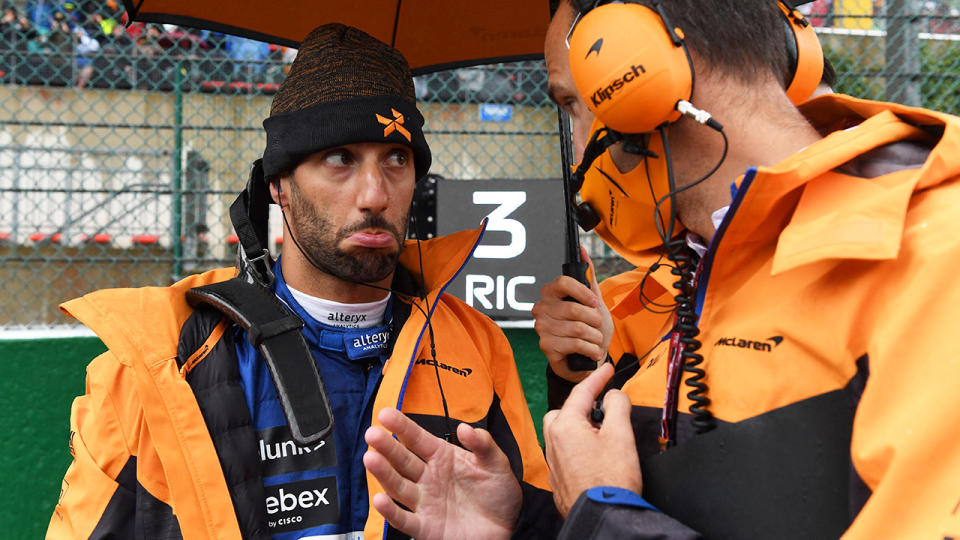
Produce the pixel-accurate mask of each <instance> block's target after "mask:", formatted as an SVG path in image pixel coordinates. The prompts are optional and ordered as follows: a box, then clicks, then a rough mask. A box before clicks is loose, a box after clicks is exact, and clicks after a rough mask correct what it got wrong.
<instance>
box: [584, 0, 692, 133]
mask: <svg viewBox="0 0 960 540" xmlns="http://www.w3.org/2000/svg"><path fill="white" fill-rule="evenodd" d="M653 5H654V8H653V9H651V8H649V7H647V6H643V5H640V4H605V5H601V6H596V4H594V6H593V7H592V8H590V7H588V6H584V5H583V3H582V2H581V10H580V13H581V15H580V17H579V19H578V20H576V21H574V23H573V26H572V27H571V31H570V35H569V36H568V38H567V41H568V43H569V47H570V48H569V55H570V71H571V72H572V73H573V82H574V84H575V85H576V87H577V91H578V92H579V93H580V96H581V97H582V98H583V101H584V103H586V104H587V107H588V108H589V109H590V111H591V112H592V113H593V114H594V116H595V117H596V118H597V119H599V120H600V121H601V122H602V123H603V124H604V125H605V126H607V127H609V128H610V129H613V130H616V131H619V132H621V133H646V132H648V131H653V130H654V129H656V128H657V127H658V126H660V125H661V124H664V123H670V122H674V121H676V120H678V119H679V118H680V112H678V111H677V103H678V102H679V101H681V100H683V101H689V100H690V95H691V94H692V93H693V68H692V66H691V64H690V56H689V54H687V49H686V46H685V45H684V43H683V31H681V30H680V29H679V28H674V27H673V26H672V25H671V24H670V23H669V21H668V19H667V18H666V16H665V14H664V13H663V10H662V9H661V8H660V2H659V1H654V3H653ZM637 36H643V39H637Z"/></svg>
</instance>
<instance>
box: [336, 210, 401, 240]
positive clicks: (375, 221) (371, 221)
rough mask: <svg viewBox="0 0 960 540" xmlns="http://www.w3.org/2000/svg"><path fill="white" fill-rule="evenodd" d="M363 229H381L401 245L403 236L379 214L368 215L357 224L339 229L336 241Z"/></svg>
mask: <svg viewBox="0 0 960 540" xmlns="http://www.w3.org/2000/svg"><path fill="white" fill-rule="evenodd" d="M364 229H383V230H385V231H388V232H389V233H390V234H392V235H393V236H394V237H395V238H396V239H397V241H398V242H401V243H402V240H403V235H402V234H400V231H399V230H397V228H396V227H395V226H394V225H393V224H392V223H390V222H389V221H387V220H386V219H384V218H383V216H381V215H380V214H370V215H368V216H367V217H365V218H364V219H363V220H362V221H360V222H359V223H354V224H353V225H347V226H346V227H344V228H342V229H340V233H339V234H338V235H337V236H338V237H339V238H338V239H343V238H346V237H347V236H349V235H351V234H353V233H355V232H357V231H362V230H364Z"/></svg>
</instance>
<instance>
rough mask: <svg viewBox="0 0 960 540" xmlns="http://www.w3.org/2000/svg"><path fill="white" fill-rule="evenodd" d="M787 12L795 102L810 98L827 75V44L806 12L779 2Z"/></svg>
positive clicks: (791, 87) (789, 83)
mask: <svg viewBox="0 0 960 540" xmlns="http://www.w3.org/2000/svg"><path fill="white" fill-rule="evenodd" d="M777 4H778V5H779V6H780V11H781V12H782V13H783V23H784V25H785V28H784V29H785V30H786V32H785V33H786V35H787V36H786V38H787V58H788V59H789V61H790V67H789V69H790V73H791V76H790V80H789V81H787V97H789V98H790V101H792V102H793V104H794V105H800V104H801V103H803V102H804V101H806V100H808V99H810V96H811V95H812V94H813V91H814V90H816V89H817V86H819V84H820V80H821V79H822V78H823V48H822V47H821V46H820V40H819V39H818V38H817V33H816V32H815V31H814V30H813V26H811V25H810V22H809V21H807V19H805V18H804V17H803V14H802V13H800V12H799V11H797V10H796V9H793V8H791V7H790V6H788V5H787V4H786V3H785V2H783V1H782V0H781V1H779V2H777Z"/></svg>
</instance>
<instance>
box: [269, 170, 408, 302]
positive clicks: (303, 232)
mask: <svg viewBox="0 0 960 540" xmlns="http://www.w3.org/2000/svg"><path fill="white" fill-rule="evenodd" d="M290 185H291V192H292V193H291V197H290V210H291V214H292V215H291V218H292V219H291V223H290V224H288V225H287V227H288V228H290V225H291V224H295V227H296V237H295V242H294V245H297V246H298V247H299V248H300V250H301V251H302V252H303V254H304V256H305V257H306V259H307V260H308V261H310V262H312V263H313V264H314V266H317V267H318V268H319V269H320V270H321V271H323V272H325V273H327V274H329V275H331V276H334V277H336V278H339V279H341V280H343V281H349V282H353V283H375V282H377V281H381V280H383V279H385V278H387V277H388V276H389V275H390V274H391V273H392V272H393V271H394V270H395V269H396V268H397V260H398V259H399V258H400V251H401V250H402V249H403V239H404V237H405V236H406V223H407V219H408V217H409V216H408V214H404V217H403V221H402V222H401V223H402V225H401V226H397V225H394V224H392V223H390V222H388V221H387V220H386V219H384V218H383V216H382V215H380V214H367V215H366V216H365V217H364V218H363V220H361V221H359V222H357V223H353V224H350V225H345V226H343V227H341V228H340V229H339V230H337V229H336V227H335V226H334V225H333V224H332V223H330V221H329V220H328V219H327V218H326V217H325V216H323V215H321V214H320V212H318V211H317V209H316V208H315V207H314V206H312V205H310V204H309V203H308V202H307V201H306V198H305V197H303V195H302V193H301V192H300V191H299V189H297V184H296V182H290ZM363 229H380V230H383V231H387V232H388V233H390V234H391V235H392V236H393V237H394V239H395V240H396V241H397V249H396V250H395V251H387V250H386V249H371V248H354V249H353V250H351V251H349V252H348V251H345V250H342V249H340V248H339V246H340V243H341V241H343V240H344V239H345V238H347V237H348V236H350V235H351V234H353V233H355V232H357V231H360V230H363ZM401 229H403V230H402V231H401ZM291 232H293V231H291Z"/></svg>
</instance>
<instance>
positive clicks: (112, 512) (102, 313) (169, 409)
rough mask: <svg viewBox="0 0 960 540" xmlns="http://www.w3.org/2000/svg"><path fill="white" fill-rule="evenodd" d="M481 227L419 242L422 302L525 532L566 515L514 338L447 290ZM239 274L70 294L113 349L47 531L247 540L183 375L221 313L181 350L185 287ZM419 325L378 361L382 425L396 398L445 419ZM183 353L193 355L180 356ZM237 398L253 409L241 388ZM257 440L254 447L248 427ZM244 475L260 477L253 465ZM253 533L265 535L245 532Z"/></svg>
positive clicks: (407, 255)
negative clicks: (519, 504)
mask: <svg viewBox="0 0 960 540" xmlns="http://www.w3.org/2000/svg"><path fill="white" fill-rule="evenodd" d="M481 234H482V231H481V230H476V231H464V232H461V233H457V234H453V235H450V236H447V237H443V238H437V239H434V240H429V241H425V242H422V243H421V249H422V252H423V268H424V270H425V273H426V275H425V279H424V282H425V283H426V286H427V288H428V289H429V291H430V292H429V293H428V294H427V304H428V306H435V308H434V311H433V315H432V324H433V330H434V336H435V339H436V349H437V359H438V362H440V363H441V365H440V366H438V367H439V368H440V369H439V376H440V379H441V380H442V385H443V390H444V394H445V396H446V400H447V405H448V407H449V413H450V417H451V418H453V421H454V425H455V424H456V423H458V422H461V421H462V422H469V423H471V424H473V425H476V426H480V427H485V428H487V429H488V430H489V431H490V432H491V434H492V435H493V437H494V439H495V440H496V441H497V443H498V445H499V446H500V447H501V448H502V449H503V450H504V452H505V453H506V454H507V456H508V458H509V459H510V463H511V467H512V468H513V470H514V473H515V474H516V475H517V478H518V479H519V480H520V481H521V486H522V488H523V493H524V508H523V509H522V510H521V518H520V523H518V534H519V533H520V530H521V529H522V530H524V531H525V533H524V534H525V535H529V536H534V537H535V536H538V535H540V534H541V533H542V532H543V531H544V530H546V531H551V533H552V534H555V532H556V527H557V522H558V519H557V517H556V514H552V515H551V509H552V508H553V503H552V497H551V496H550V494H549V493H548V492H546V491H545V490H547V489H548V487H547V469H546V464H545V462H544V458H543V454H542V451H541V449H540V446H539V444H538V442H537V436H536V433H535V431H534V426H533V422H532V420H531V418H530V412H529V409H528V407H527V403H526V400H525V398H524V395H523V390H522V388H521V385H520V378H519V375H518V373H517V368H516V365H515V364H514V360H513V354H512V351H511V348H510V344H509V342H508V341H507V339H506V337H505V336H504V335H503V333H502V332H501V331H500V329H499V328H498V327H497V326H496V325H495V324H494V323H493V322H492V321H491V320H490V319H488V318H487V317H486V316H484V315H481V314H480V313H478V312H477V311H475V310H474V309H472V308H470V307H468V306H467V305H466V304H464V303H463V302H461V301H460V300H457V299H456V298H453V297H452V296H450V295H448V294H444V293H443V289H444V288H445V287H446V285H447V284H448V283H449V282H450V281H451V280H452V279H453V277H454V276H455V275H456V273H457V272H458V271H459V269H460V268H462V266H463V265H464V264H465V263H466V260H467V259H468V257H469V255H470V254H471V253H472V251H473V249H474V247H475V246H476V245H477V243H478V242H479V238H480V236H481ZM417 252H418V250H417V248H416V246H410V249H406V250H404V251H403V253H402V255H401V260H400V263H401V265H403V266H404V267H405V268H407V269H408V270H409V271H410V272H413V273H415V274H416V275H419V268H420V264H419V261H418V259H417ZM235 272H236V271H235V270H234V269H220V270H214V271H211V272H207V273H205V274H202V275H197V276H191V277H188V278H186V279H184V280H182V281H180V282H179V283H176V284H174V285H172V286H170V287H166V288H157V287H147V288H140V289H114V290H104V291H98V292H94V293H92V294H89V295H86V296H84V297H82V298H79V299H76V300H72V301H70V302H67V303H65V304H63V306H62V307H61V308H62V309H63V311H64V312H66V313H67V314H69V315H71V316H73V317H75V318H77V319H79V320H80V321H81V322H83V323H84V324H86V325H88V326H89V327H90V328H91V329H93V330H94V332H96V333H97V335H98V336H100V338H101V339H102V340H103V342H104V343H105V344H106V345H107V347H108V348H109V350H108V351H107V352H106V353H104V354H102V355H101V356H99V357H98V358H96V359H95V360H93V362H91V363H90V365H89V366H88V368H87V384H86V388H87V389H86V394H85V395H82V396H80V397H78V398H76V400H75V401H74V403H73V408H72V413H71V420H70V429H71V432H70V451H71V454H72V455H73V456H74V461H73V463H72V464H71V465H70V467H69V469H68V470H67V473H66V476H65V478H64V480H63V485H62V491H61V495H60V500H59V502H58V504H57V506H56V509H55V511H54V514H53V516H52V518H51V520H50V525H49V529H48V531H47V537H48V538H91V537H97V538H99V537H101V536H100V535H101V533H105V532H108V531H113V532H114V533H117V531H118V530H119V531H120V532H119V533H117V534H119V536H120V537H131V538H132V537H136V538H146V539H151V538H157V537H160V536H162V537H164V538H167V537H179V536H178V535H179V534H182V537H183V538H187V539H190V538H198V539H199V538H217V539H230V538H233V539H239V538H241V530H244V528H243V526H242V525H241V524H242V523H244V521H245V520H246V521H249V518H248V517H247V516H239V517H238V515H237V513H236V511H235V508H236V507H237V504H239V503H238V501H236V500H233V501H232V500H231V494H232V492H233V490H234V489H235V486H234V485H231V486H230V487H229V489H228V484H227V482H226V481H225V474H224V471H223V469H222V466H221V460H220V459H218V450H219V449H215V446H214V442H213V439H212V438H211V435H210V433H208V426H207V425H206V424H205V422H204V418H203V417H202V416H201V409H200V406H199V405H198V399H197V396H195V393H194V390H193V389H192V388H191V385H190V384H189V380H190V377H191V375H190V374H191V373H196V372H197V370H198V366H202V363H203V361H204V359H205V358H206V359H207V360H208V361H209V358H210V357H211V356H212V354H211V355H208V356H204V355H207V353H208V352H209V351H210V350H215V349H216V343H217V342H218V341H220V340H221V339H222V336H223V335H225V334H231V332H230V331H226V332H224V326H225V324H222V323H221V324H219V325H217V326H216V328H215V329H214V330H213V331H212V332H211V333H210V334H209V337H207V338H206V341H205V342H204V340H203V339H201V340H200V342H202V343H203V345H202V346H200V347H199V349H198V350H197V351H180V352H179V354H178V350H177V349H178V342H180V341H181V337H182V336H181V329H182V327H183V326H184V323H185V321H187V319H188V317H190V315H191V313H192V312H193V310H192V308H191V307H190V306H188V304H187V302H186V300H185V299H184V294H185V293H186V291H187V290H189V289H190V288H192V287H196V286H200V285H205V284H208V283H213V282H218V281H223V280H226V279H229V278H231V277H233V276H234V275H235ZM428 306H423V305H421V306H420V307H421V308H422V309H428ZM425 336H426V320H425V316H424V315H423V314H422V313H421V312H420V310H418V309H412V310H411V311H410V315H409V317H408V318H407V320H406V322H405V323H404V324H403V326H402V328H401V329H400V330H399V332H398V336H397V338H396V341H395V344H394V348H393V351H392V355H391V356H390V358H389V359H388V360H387V361H386V363H385V365H384V367H383V374H382V378H381V382H380V386H379V390H378V393H377V396H376V398H375V402H374V406H373V424H374V425H378V422H377V420H376V418H377V413H378V412H379V411H380V409H382V408H384V407H398V408H400V409H401V410H402V411H404V412H405V413H407V414H409V415H411V417H412V418H413V419H414V420H415V421H417V422H419V423H421V424H422V425H424V427H426V428H427V429H431V427H432V428H434V430H439V429H442V428H443V427H444V425H445V422H444V421H443V418H444V417H443V409H442V406H441V401H440V395H439V391H438V386H437V374H436V371H435V369H434V366H433V365H432V360H431V359H430V352H429V338H427V337H425ZM182 357H187V358H189V360H187V361H186V362H184V360H186V358H182ZM178 359H179V360H180V362H179V363H178ZM180 365H182V367H178V366H180ZM234 397H237V396H236V395H234ZM230 408H241V409H245V408H246V404H245V403H244V402H243V398H242V394H239V401H238V402H236V403H233V404H232V405H230ZM249 429H250V430H251V433H252V428H249ZM250 440H252V441H254V443H253V444H254V445H255V440H256V439H255V437H253V435H251V437H250ZM251 451H253V452H254V454H255V450H251ZM258 457H259V456H258ZM248 461H249V460H248ZM253 461H255V462H254V463H245V462H242V463H240V464H239V466H242V467H254V469H253V470H258V468H259V461H256V460H253ZM245 480H247V481H249V482H250V483H251V485H262V480H260V477H259V476H256V477H255V478H252V479H250V478H245ZM367 484H368V491H369V498H370V499H371V500H372V498H373V495H374V494H375V493H377V492H381V491H382V488H381V487H380V485H379V483H378V482H377V481H376V479H375V478H374V477H373V476H371V475H369V474H368V475H367ZM238 492H239V493H241V494H242V492H243V490H242V489H240V490H239V491H238ZM247 498H249V497H247ZM134 499H135V500H134ZM244 502H245V503H246V504H245V505H244V506H243V507H245V508H252V509H255V511H260V512H265V510H264V502H263V500H262V499H261V500H260V501H244ZM171 512H172V515H173V516H174V517H175V521H173V520H171V519H166V520H162V519H154V518H157V517H158V516H161V515H166V516H167V517H168V518H169V516H170V515H171ZM134 514H135V515H134ZM264 519H265V514H264ZM545 521H548V522H550V523H544V522H545ZM157 527H169V528H172V529H174V530H169V528H168V529H166V530H162V531H161V530H157ZM177 529H178V530H177ZM384 529H385V520H384V518H383V517H382V516H381V515H380V514H378V513H377V511H376V510H375V509H374V507H373V504H372V502H371V505H370V513H369V516H368V518H367V524H366V527H365V529H364V537H365V538H367V539H379V538H387V537H393V535H395V534H397V532H396V531H395V530H393V529H390V531H392V532H391V534H386V532H385V530H384ZM258 532H259V533H260V534H259V536H264V537H266V536H265V533H263V531H258ZM161 533H162V534H161ZM168 534H169V535H170V536H167V535H168ZM246 536H247V537H250V536H258V535H257V534H253V533H250V532H249V531H247V533H246ZM529 536H527V537H529Z"/></svg>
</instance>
